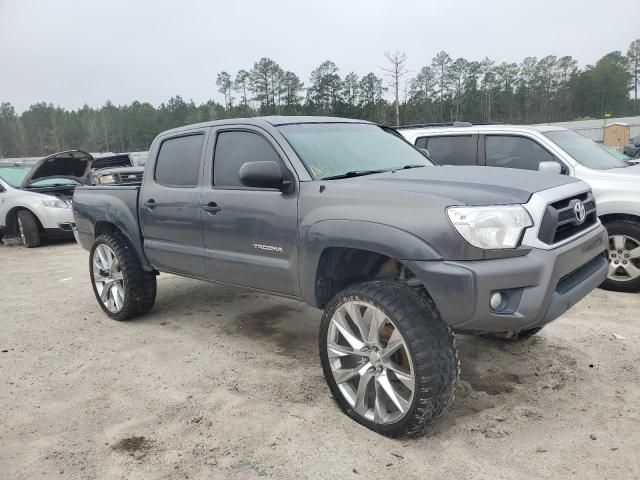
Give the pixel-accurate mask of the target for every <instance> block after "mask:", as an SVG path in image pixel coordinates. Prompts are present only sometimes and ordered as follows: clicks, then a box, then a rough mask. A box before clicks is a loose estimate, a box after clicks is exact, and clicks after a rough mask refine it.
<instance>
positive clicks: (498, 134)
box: [399, 122, 640, 292]
mask: <svg viewBox="0 0 640 480" xmlns="http://www.w3.org/2000/svg"><path fill="white" fill-rule="evenodd" d="M399 131H400V132H401V133H402V135H404V136H405V137H406V138H407V140H408V141H409V142H411V143H412V144H414V145H416V146H417V147H418V148H426V149H428V151H429V154H430V155H431V157H432V158H433V160H434V161H436V162H438V163H441V164H446V165H481V166H493V167H506V168H515V169H522V170H545V171H550V172H554V171H555V172H557V173H562V174H564V175H567V176H570V177H575V178H579V179H581V180H584V181H585V182H586V183H588V184H589V185H590V186H591V188H592V189H593V194H594V196H595V198H596V201H597V202H598V216H599V217H600V219H601V221H602V223H603V224H604V226H605V227H606V228H607V231H608V232H609V247H608V257H609V273H608V276H607V279H606V281H605V282H604V283H603V284H602V288H606V289H609V290H616V291H621V292H637V291H640V165H636V164H634V162H626V161H624V160H619V159H616V158H614V157H613V155H611V153H610V152H607V151H605V150H604V149H603V148H602V147H601V146H600V145H598V144H596V143H595V142H593V141H591V140H589V139H588V138H586V137H584V136H582V135H580V134H579V133H577V132H575V131H573V130H568V129H566V128H561V127H554V126H540V125H471V124H470V123H465V122H456V124H451V125H440V126H437V127H429V126H407V127H403V128H400V129H399Z"/></svg>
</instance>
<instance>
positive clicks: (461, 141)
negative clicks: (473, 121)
mask: <svg viewBox="0 0 640 480" xmlns="http://www.w3.org/2000/svg"><path fill="white" fill-rule="evenodd" d="M416 147H418V148H426V149H427V150H429V154H430V155H431V158H432V159H433V160H435V161H436V162H438V163H439V164H441V165H475V164H476V153H477V137H476V136H475V135H450V136H443V137H420V138H418V139H417V140H416Z"/></svg>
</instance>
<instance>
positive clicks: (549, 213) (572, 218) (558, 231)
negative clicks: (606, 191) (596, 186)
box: [538, 192, 598, 245]
mask: <svg viewBox="0 0 640 480" xmlns="http://www.w3.org/2000/svg"><path fill="white" fill-rule="evenodd" d="M578 202H582V204H583V205H584V209H585V213H586V216H585V219H584V221H583V222H582V223H579V222H578V219H577V218H576V213H575V210H574V207H575V205H576V203H578ZM597 221H598V217H597V214H596V201H595V199H594V198H593V195H592V194H591V192H586V193H583V194H581V195H577V196H574V197H569V198H564V199H562V200H558V201H556V202H553V203H552V204H550V205H547V208H546V210H545V212H544V216H543V217H542V223H541V225H540V231H539V233H538V238H539V239H540V241H542V242H544V243H547V244H549V245H553V244H554V243H558V242H561V241H563V240H566V239H567V238H570V237H572V236H574V235H576V234H578V233H580V232H581V231H583V230H586V229H587V228H589V227H591V226H592V225H594V224H595V223H596V222H597Z"/></svg>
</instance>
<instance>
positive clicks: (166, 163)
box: [156, 135, 204, 187]
mask: <svg viewBox="0 0 640 480" xmlns="http://www.w3.org/2000/svg"><path fill="white" fill-rule="evenodd" d="M203 141H204V135H190V136H187V137H177V138H170V139H168V140H165V141H164V142H162V145H161V146H160V152H159V153H158V161H157V162H156V181H157V182H158V183H161V184H162V185H170V186H176V187H195V186H196V185H197V184H198V177H199V176H200V157H201V154H202V143H203Z"/></svg>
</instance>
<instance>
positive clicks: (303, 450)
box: [0, 243, 640, 479]
mask: <svg viewBox="0 0 640 480" xmlns="http://www.w3.org/2000/svg"><path fill="white" fill-rule="evenodd" d="M87 267H88V254H87V252H85V251H83V250H81V249H80V248H79V247H77V246H76V245H75V244H73V243H65V244H58V245H51V246H47V247H43V248H39V249H33V250H27V249H23V248H20V247H5V246H0V307H1V310H0V311H1V312H2V313H0V351H1V353H0V478H2V479H16V478H21V479H34V478H72V479H75V478H109V479H111V478H126V479H140V478H195V479H224V478H232V479H236V478H238V479H245V478H246V479H250V478H258V477H264V476H266V477H273V478H283V479H301V478H312V479H321V478H326V479H333V478H338V477H339V478H345V479H358V478H392V479H396V478H405V479H408V478H421V479H424V478H453V479H471V478H482V479H502V478H509V479H512V478H514V479H515V478H517V479H533V478H535V479H537V478H563V479H565V478H580V479H586V478H594V479H607V478H608V479H622V478H640V455H639V450H638V446H639V445H640V385H639V384H640V318H639V317H640V316H639V315H638V307H639V306H640V296H638V295H631V294H616V293H611V292H605V291H601V290H597V291H595V292H593V293H592V294H591V295H590V296H589V297H588V298H587V299H586V300H584V301H583V302H581V303H580V304H579V305H578V306H577V307H575V308H574V309H573V310H571V311H570V312H569V313H568V314H567V315H565V316H564V317H562V318H561V319H559V320H558V321H556V322H555V323H554V324H552V325H551V326H549V327H548V328H546V329H545V330H544V331H543V332H542V333H541V334H540V336H539V337H536V338H534V339H532V340H531V341H528V342H525V343H519V344H504V343H500V342H496V341H490V340H483V339H476V338H470V337H458V345H459V348H460V354H461V361H462V382H461V384H460V387H459V389H458V392H457V398H456V400H455V403H454V405H453V408H452V409H451V410H450V411H449V412H448V413H447V414H446V415H445V416H444V418H443V419H442V420H441V421H440V422H439V423H438V424H437V425H435V426H434V427H433V428H431V429H430V430H429V431H428V432H427V435H426V436H424V437H422V438H419V439H415V440H390V439H387V438H384V437H382V436H379V435H376V434H374V433H372V432H370V431H368V430H366V429H364V428H363V427H361V426H359V425H358V424H356V423H355V422H352V421H351V420H349V419H348V418H347V417H346V416H344V415H343V414H342V413H341V412H340V411H339V409H338V408H337V406H336V405H335V403H334V402H333V400H332V399H331V397H330V395H329V390H328V388H327V387H326V385H325V383H324V379H323V377H322V372H321V369H320V365H319V359H318V352H317V342H316V337H317V328H318V321H319V318H320V312H319V311H317V310H313V309H310V308H307V307H306V306H305V305H303V304H301V303H297V302H293V301H288V300H283V299H279V298H276V297H269V296H267V295H263V294H260V293H253V292H248V291H245V290H239V289H235V288H229V287H223V286H216V285H210V284H206V283H201V282H197V281H192V280H187V279H183V278H178V277H174V276H170V275H162V276H161V277H160V278H159V288H158V300H157V303H156V306H155V307H154V309H153V311H152V312H151V313H150V314H149V315H147V316H145V317H143V318H140V319H138V320H136V321H132V322H128V323H118V322H115V321H113V320H110V319H109V318H107V317H106V316H105V315H104V314H103V313H102V311H101V310H100V308H99V307H98V305H97V303H96V300H95V298H94V296H93V293H92V290H91V286H90V284H89V281H88V270H87ZM614 334H616V335H617V336H618V337H619V338H616V336H614Z"/></svg>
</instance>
